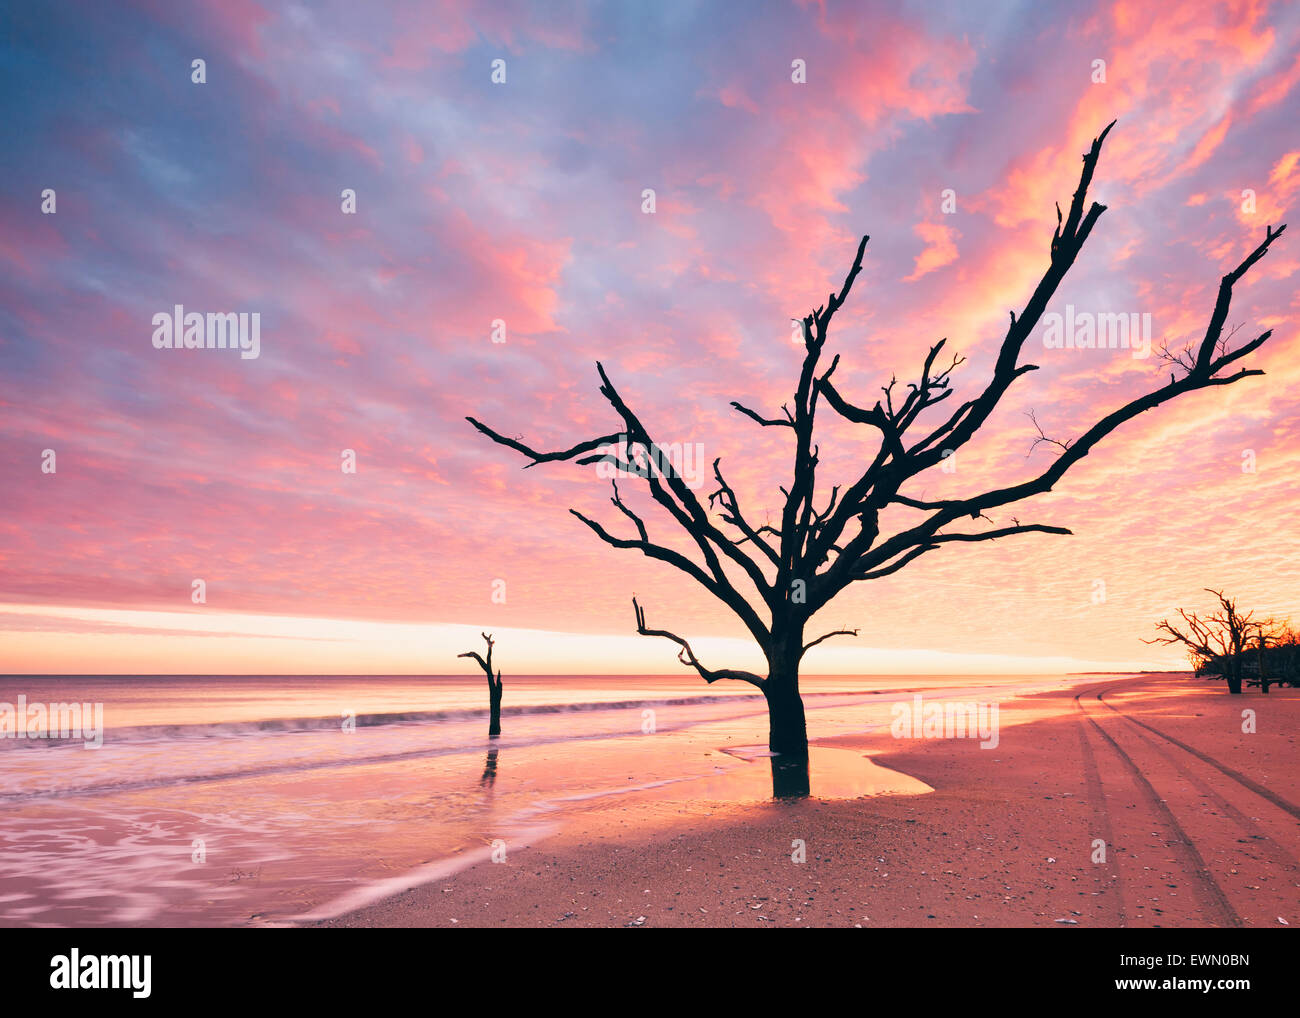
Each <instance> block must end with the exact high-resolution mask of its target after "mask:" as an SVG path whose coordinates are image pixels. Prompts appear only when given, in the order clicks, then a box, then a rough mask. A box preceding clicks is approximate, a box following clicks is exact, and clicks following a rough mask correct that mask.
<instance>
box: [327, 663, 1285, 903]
mask: <svg viewBox="0 0 1300 1018" xmlns="http://www.w3.org/2000/svg"><path fill="white" fill-rule="evenodd" d="M1080 681H1081V684H1080V685H1077V686H1074V687H1073V688H1069V689H1064V690H1061V691H1049V692H1043V693H1037V694H1033V695H1029V696H1025V697H1020V698H1017V699H1015V700H1011V701H1008V702H1005V703H1003V704H1002V733H1001V738H1000V742H999V745H998V746H997V747H996V748H991V749H984V748H981V746H980V743H979V742H978V741H976V740H973V739H962V738H957V739H952V738H947V739H944V738H940V739H889V737H888V735H887V734H886V735H885V741H886V742H887V743H889V745H887V746H886V747H885V748H884V749H883V750H882V749H881V745H882V740H881V738H880V733H876V734H873V735H870V736H862V735H844V736H832V737H829V738H824V739H821V740H817V742H816V748H815V749H814V759H813V790H814V795H813V797H812V798H810V799H805V800H795V801H772V802H758V803H756V802H749V803H746V804H742V805H736V804H734V803H733V802H729V801H728V800H727V799H726V798H725V797H719V798H717V799H689V798H687V797H686V794H687V793H685V792H682V793H677V794H676V795H675V796H674V795H667V796H666V795H664V794H662V793H656V792H647V793H646V794H645V795H644V796H642V797H638V796H637V795H626V796H619V797H617V800H616V801H613V802H606V803H603V804H602V803H601V802H596V803H593V805H592V807H591V808H590V809H588V810H585V811H582V812H579V813H576V814H572V815H570V816H569V817H568V818H567V819H566V823H565V825H564V827H563V829H562V830H560V831H559V832H557V833H554V834H553V835H551V836H550V837H547V838H545V839H543V840H541V841H538V842H536V843H535V844H532V845H529V846H526V847H518V848H515V847H511V846H510V845H508V844H505V845H498V846H497V847H498V848H499V849H501V851H500V852H499V853H498V854H499V856H500V857H501V861H498V862H493V861H491V859H490V858H488V857H486V852H485V859H484V861H481V862H478V863H476V864H474V865H471V866H468V867H467V868H465V869H463V870H462V871H460V872H458V873H456V874H454V875H452V876H449V877H447V878H445V879H436V880H432V881H430V882H428V883H425V884H423V885H421V886H418V887H415V888H412V889H409V890H406V891H403V892H402V893H399V894H396V895H393V896H391V897H388V898H386V899H384V900H382V901H379V902H376V903H374V904H371V905H369V906H367V907H365V908H361V909H358V910H356V911H352V912H350V913H348V914H346V915H343V916H341V917H338V918H335V919H331V920H328V921H325V922H323V923H320V924H319V925H324V926H430V927H442V926H542V927H551V926H557V927H558V926H617V927H622V926H636V927H656V926H674V927H679V926H727V927H743V926H846V927H854V926H861V927H864V928H866V927H887V926H936V927H939V926H964V927H982V926H990V927H993V926H996V927H1012V926H1017V927H1033V926H1042V927H1070V926H1078V927H1117V926H1118V927H1157V926H1165V927H1169V926H1184V927H1224V926H1250V927H1272V928H1283V927H1285V926H1286V925H1295V924H1297V923H1300V913H1298V912H1297V909H1296V902H1297V900H1300V863H1298V862H1297V855H1300V809H1298V808H1297V803H1300V769H1297V768H1296V766H1295V759H1296V756H1295V754H1296V749H1297V746H1296V736H1295V732H1296V729H1297V721H1298V720H1300V691H1298V690H1295V689H1289V688H1288V689H1275V690H1274V691H1273V692H1271V693H1270V694H1269V695H1268V696H1267V697H1265V696H1262V695H1260V694H1259V692H1258V690H1257V689H1252V690H1251V691H1250V692H1249V693H1248V694H1247V695H1244V696H1235V697H1234V696H1229V695H1228V693H1227V691H1226V689H1225V688H1224V686H1223V684H1222V683H1212V682H1207V681H1204V680H1197V679H1193V678H1191V677H1190V676H1186V675H1178V676H1171V675H1144V676H1140V677H1135V678H1131V679H1122V680H1118V681H1115V680H1112V681H1109V682H1106V683H1089V682H1087V681H1086V680H1080ZM1245 710H1249V711H1253V712H1255V719H1254V725H1255V729H1256V730H1255V731H1254V732H1253V733H1247V732H1244V731H1243V716H1242V712H1243V711H1245ZM831 751H834V752H836V753H840V752H850V753H854V754H858V755H860V754H863V753H866V752H868V751H869V752H870V753H871V754H872V763H873V764H875V765H876V766H877V767H881V768H887V769H888V771H891V772H897V773H898V774H899V775H903V776H906V779H907V780H906V781H902V782H901V784H902V785H903V786H905V787H909V789H910V790H909V791H908V792H907V793H906V794H877V795H870V796H865V797H860V798H855V799H842V800H831V801H825V800H822V799H819V798H817V791H818V762H819V760H820V759H825V758H827V754H828V753H829V752H831ZM910 782H914V783H915V784H909V783H910ZM920 783H924V785H925V786H929V787H930V788H932V789H933V791H930V792H923V791H918V790H917V789H918V788H920V787H921V786H920ZM798 842H802V843H803V851H804V853H805V858H804V861H795V857H796V856H797V855H798V854H799V852H798V845H797V843H798ZM486 848H487V846H486V845H485V849H486ZM1103 853H1104V854H1103Z"/></svg>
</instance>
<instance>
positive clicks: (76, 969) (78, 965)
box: [50, 947, 153, 999]
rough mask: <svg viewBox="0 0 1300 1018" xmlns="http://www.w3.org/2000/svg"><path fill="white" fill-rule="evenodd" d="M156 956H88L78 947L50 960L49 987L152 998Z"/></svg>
mask: <svg viewBox="0 0 1300 1018" xmlns="http://www.w3.org/2000/svg"><path fill="white" fill-rule="evenodd" d="M152 968H153V956H152V955H149V954H146V955H144V956H143V957H141V956H140V955H138V954H88V955H86V956H85V957H84V958H83V957H82V956H81V952H80V951H78V950H77V949H76V948H75V947H74V948H73V949H72V950H71V951H70V952H68V953H67V954H56V955H55V956H54V957H53V958H51V959H50V969H51V971H50V986H51V987H52V988H53V989H56V990H131V991H133V992H132V993H131V996H133V997H138V998H141V999H143V998H145V997H147V996H149V994H150V992H151V989H150V982H151V980H150V975H151V970H152Z"/></svg>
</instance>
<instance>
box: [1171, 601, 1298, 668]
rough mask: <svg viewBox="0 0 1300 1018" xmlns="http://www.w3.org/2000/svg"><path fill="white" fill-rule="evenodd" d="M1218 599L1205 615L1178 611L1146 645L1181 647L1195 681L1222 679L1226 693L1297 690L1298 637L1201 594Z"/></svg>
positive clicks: (1284, 626)
mask: <svg viewBox="0 0 1300 1018" xmlns="http://www.w3.org/2000/svg"><path fill="white" fill-rule="evenodd" d="M1205 589H1206V591H1207V592H1208V593H1211V594H1213V595H1214V596H1215V597H1216V598H1217V599H1218V602H1219V604H1218V608H1217V609H1216V610H1215V611H1213V612H1211V613H1210V614H1207V615H1200V614H1197V613H1196V612H1189V611H1187V609H1185V608H1179V609H1178V618H1177V619H1173V620H1171V619H1168V618H1166V619H1162V620H1161V621H1160V622H1159V624H1157V626H1156V629H1157V630H1158V631H1159V632H1160V633H1161V635H1160V636H1157V637H1156V638H1155V639H1154V640H1147V641H1145V642H1146V643H1161V644H1181V645H1182V646H1183V647H1185V648H1186V649H1187V653H1188V656H1189V657H1190V659H1191V662H1192V667H1193V669H1194V670H1195V672H1196V674H1197V676H1201V675H1210V676H1217V677H1219V678H1222V679H1226V680H1227V682H1228V692H1229V693H1240V692H1241V687H1242V683H1243V681H1244V682H1246V684H1248V685H1252V686H1259V687H1260V689H1261V690H1262V691H1263V692H1265V693H1267V692H1268V689H1269V686H1270V685H1278V686H1286V685H1290V686H1300V632H1297V631H1296V630H1295V629H1294V628H1293V627H1292V626H1291V624H1290V623H1289V622H1288V621H1286V620H1279V619H1275V618H1272V617H1269V618H1259V617H1257V615H1256V613H1255V612H1254V611H1253V610H1252V611H1242V610H1241V609H1240V608H1238V607H1237V599H1236V598H1231V597H1228V596H1227V595H1225V594H1224V593H1223V591H1220V590H1212V589H1211V588H1209V587H1207V588H1205Z"/></svg>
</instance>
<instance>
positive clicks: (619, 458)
mask: <svg viewBox="0 0 1300 1018" xmlns="http://www.w3.org/2000/svg"><path fill="white" fill-rule="evenodd" d="M593 459H595V460H597V462H596V476H597V477H600V478H603V479H606V480H608V479H610V478H618V477H652V476H658V477H680V478H681V479H682V483H684V484H685V485H686V487H688V488H692V489H694V488H698V487H699V486H700V485H702V484H703V483H704V482H705V480H706V479H707V478H706V477H705V474H704V444H703V443H702V442H694V443H692V442H673V443H671V444H669V445H661V444H659V443H654V444H652V445H650V446H649V447H647V446H646V445H644V444H643V443H641V442H629V441H628V440H627V435H619V436H618V443H617V444H616V445H613V446H609V445H603V446H601V447H600V448H599V449H598V450H597V454H596V456H594V457H593ZM587 462H590V460H588V461H587Z"/></svg>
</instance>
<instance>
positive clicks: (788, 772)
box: [763, 634, 810, 798]
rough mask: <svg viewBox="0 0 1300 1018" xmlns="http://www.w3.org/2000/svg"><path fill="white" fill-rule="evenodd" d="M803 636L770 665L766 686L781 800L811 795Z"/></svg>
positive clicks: (774, 782) (769, 743)
mask: <svg viewBox="0 0 1300 1018" xmlns="http://www.w3.org/2000/svg"><path fill="white" fill-rule="evenodd" d="M801 640H802V634H798V635H794V636H791V637H790V638H789V639H788V640H787V642H786V646H785V648H784V649H782V648H777V649H776V652H775V653H774V654H773V655H772V659H771V661H770V662H769V663H770V665H771V668H770V670H769V672H768V675H767V686H766V688H765V689H764V690H763V692H764V695H765V696H766V698H767V718H768V740H767V748H768V749H770V750H771V751H772V752H773V753H775V754H777V755H776V756H774V757H772V794H773V795H774V796H776V797H778V798H788V797H791V796H803V795H808V794H809V791H810V782H809V777H808V724H807V721H806V719H805V718H804V711H803V698H802V697H801V696H800V695H799V658H800V657H801V656H802V654H801V651H802V643H801Z"/></svg>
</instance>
